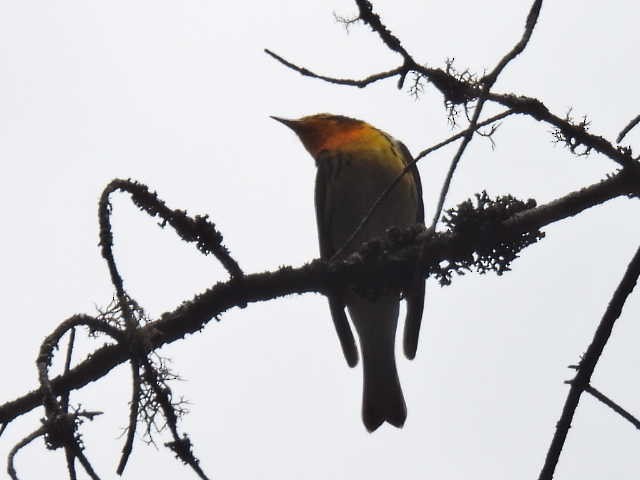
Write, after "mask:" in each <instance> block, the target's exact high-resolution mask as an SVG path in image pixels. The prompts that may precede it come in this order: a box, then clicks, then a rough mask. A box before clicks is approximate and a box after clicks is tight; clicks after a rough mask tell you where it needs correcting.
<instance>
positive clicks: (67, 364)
mask: <svg viewBox="0 0 640 480" xmlns="http://www.w3.org/2000/svg"><path fill="white" fill-rule="evenodd" d="M75 340H76V328H75V327H73V328H71V329H70V330H69V343H68V344H67V357H66V358H65V360H64V373H65V374H67V373H68V372H69V368H71V357H72V356H73V345H74V342H75ZM60 405H61V406H62V411H63V412H65V413H66V412H68V411H69V392H64V393H63V394H62V395H61V398H60Z"/></svg>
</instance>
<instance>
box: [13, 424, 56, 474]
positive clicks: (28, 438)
mask: <svg viewBox="0 0 640 480" xmlns="http://www.w3.org/2000/svg"><path fill="white" fill-rule="evenodd" d="M46 431H47V428H46V427H44V426H43V427H40V428H39V429H38V430H36V431H35V432H33V433H31V434H29V435H27V436H26V437H25V438H23V439H22V440H20V441H19V442H18V443H17V445H16V446H15V447H13V448H12V449H11V451H10V452H9V456H8V458H7V473H8V474H9V476H10V477H11V479H12V480H19V478H18V472H16V468H15V466H14V465H13V464H14V461H15V457H16V455H17V453H18V452H19V451H20V450H22V449H23V448H24V447H26V446H27V445H29V444H30V443H31V442H33V441H34V440H35V439H36V438H38V437H41V436H42V435H44V434H45V432H46Z"/></svg>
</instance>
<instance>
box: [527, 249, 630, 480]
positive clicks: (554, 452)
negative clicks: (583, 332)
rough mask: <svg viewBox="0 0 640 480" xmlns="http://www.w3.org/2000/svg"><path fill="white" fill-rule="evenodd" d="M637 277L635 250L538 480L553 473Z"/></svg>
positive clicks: (586, 357)
mask: <svg viewBox="0 0 640 480" xmlns="http://www.w3.org/2000/svg"><path fill="white" fill-rule="evenodd" d="M638 276H640V248H638V250H637V251H636V253H635V255H634V256H633V258H632V259H631V262H629V265H628V266H627V269H626V271H625V273H624V276H623V277H622V280H620V283H619V284H618V287H617V288H616V291H615V292H614V294H613V297H612V298H611V301H610V302H609V305H608V306H607V309H606V311H605V313H604V315H603V316H602V320H601V321H600V324H599V325H598V328H597V329H596V332H595V334H594V336H593V340H592V341H591V344H590V345H589V348H588V349H587V351H586V352H585V354H584V357H583V358H582V361H581V362H580V365H579V366H578V371H577V373H576V376H575V378H574V379H573V380H572V382H571V388H570V389H569V393H568V395H567V399H566V400H565V403H564V407H563V408H562V415H561V416H560V420H559V421H558V423H557V424H556V431H555V434H554V436H553V439H552V440H551V445H550V446H549V450H548V451H547V456H546V458H545V462H544V465H543V466H542V470H541V471H540V476H539V477H538V479H539V480H551V479H552V478H553V473H554V471H555V468H556V465H557V464H558V459H559V458H560V453H561V452H562V449H563V447H564V443H565V441H566V439H567V434H568V433H569V428H570V427H571V421H572V420H573V415H574V413H575V411H576V408H577V407H578V402H579V401H580V395H582V392H583V391H585V390H586V389H587V387H588V385H589V382H590V381H591V375H592V374H593V371H594V370H595V368H596V364H597V363H598V360H599V359H600V355H602V352H603V350H604V347H605V345H606V344H607V341H608V340H609V337H610V336H611V331H612V329H613V326H614V325H615V322H616V320H617V319H618V317H620V314H621V313H622V307H623V306H624V304H625V302H626V300H627V298H628V297H629V295H630V294H631V292H632V291H633V288H634V287H635V285H636V282H637V280H638Z"/></svg>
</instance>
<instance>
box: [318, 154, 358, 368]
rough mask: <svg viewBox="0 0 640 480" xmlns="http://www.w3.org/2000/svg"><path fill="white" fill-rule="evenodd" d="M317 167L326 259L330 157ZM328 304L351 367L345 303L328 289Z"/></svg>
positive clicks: (353, 351)
mask: <svg viewBox="0 0 640 480" xmlns="http://www.w3.org/2000/svg"><path fill="white" fill-rule="evenodd" d="M317 166H318V171H317V173H316V194H315V197H316V198H315V203H316V221H317V223H318V240H319V241H320V258H322V259H324V260H328V259H329V258H331V257H332V255H333V254H334V253H335V251H336V247H335V245H333V244H332V242H331V238H330V235H329V232H330V231H331V219H332V216H333V210H332V209H333V208H335V206H334V205H333V202H332V201H331V200H332V199H331V188H330V185H331V183H330V182H331V181H332V179H331V173H332V168H331V167H332V165H331V159H329V158H326V157H325V158H319V159H318V161H317ZM327 298H328V299H329V308H330V310H331V318H333V324H334V326H335V327H336V332H337V334H338V338H339V340H340V346H341V347H342V353H344V358H345V359H346V360H347V365H349V366H350V367H355V366H356V365H357V364H358V349H357V348H356V342H355V339H354V338H353V332H352V331H351V327H350V326H349V320H347V315H346V313H345V311H344V308H345V305H344V301H343V300H342V296H341V295H340V294H339V293H338V292H329V293H328V294H327Z"/></svg>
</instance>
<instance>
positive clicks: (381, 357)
mask: <svg viewBox="0 0 640 480" xmlns="http://www.w3.org/2000/svg"><path fill="white" fill-rule="evenodd" d="M352 300H353V301H349V303H348V307H349V313H350V314H351V318H352V320H353V323H354V325H355V327H356V330H357V332H358V337H359V338H360V348H361V350H362V364H363V377H364V388H363V394H362V420H363V422H364V425H365V427H366V428H367V430H368V431H369V432H373V431H374V430H376V429H377V428H378V427H379V426H380V425H381V424H382V423H383V422H385V421H387V422H389V423H390V424H391V425H394V426H396V427H402V426H403V425H404V422H405V419H406V418H407V407H406V404H405V402H404V397H403V395H402V388H401V387H400V380H399V379H398V371H397V369H396V360H395V335H396V327H397V323H398V306H399V300H398V297H397V296H389V297H383V298H379V299H377V300H376V301H375V302H370V301H368V300H365V299H362V298H355V299H352Z"/></svg>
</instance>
